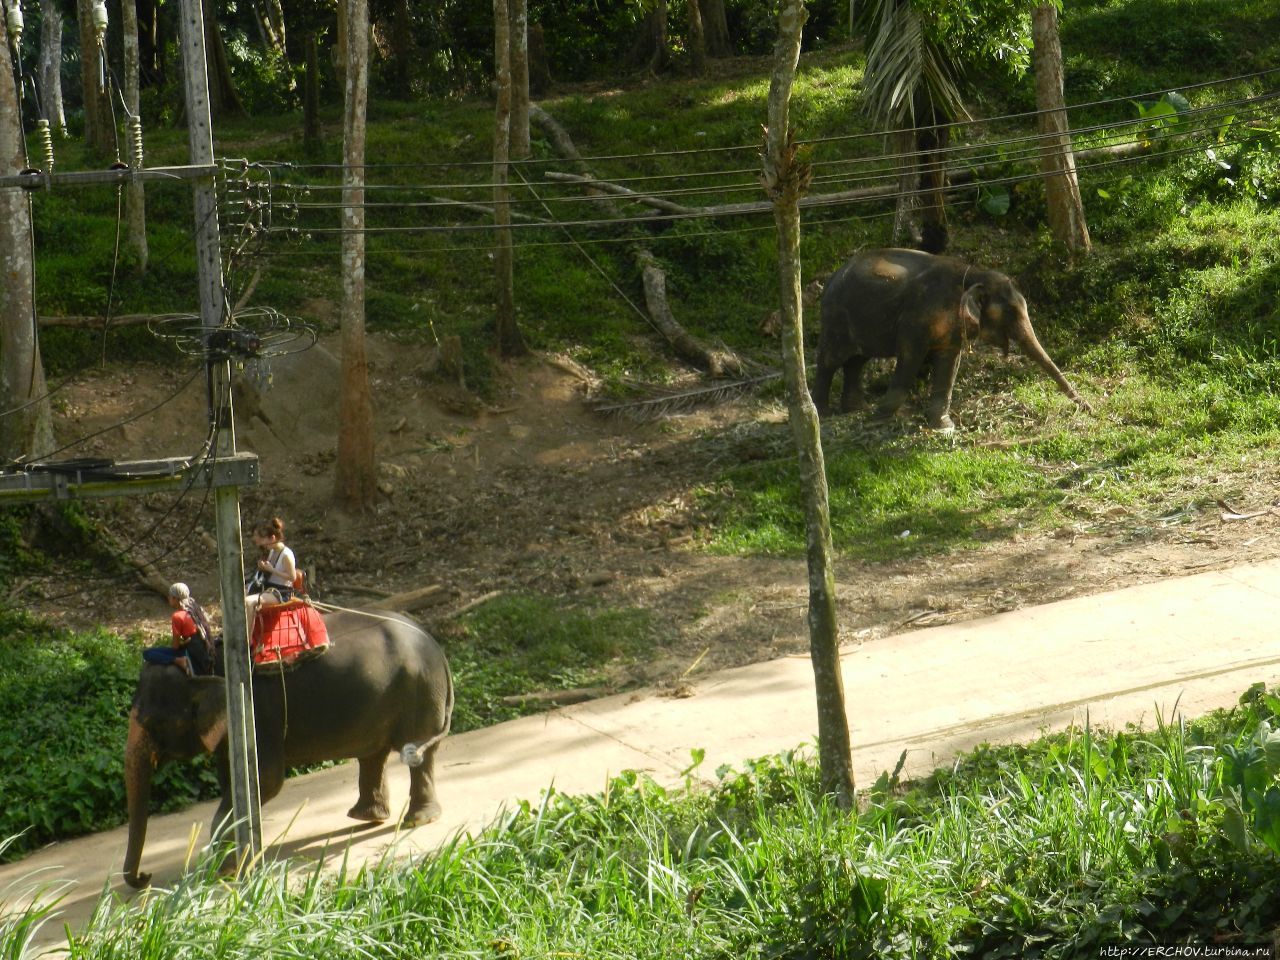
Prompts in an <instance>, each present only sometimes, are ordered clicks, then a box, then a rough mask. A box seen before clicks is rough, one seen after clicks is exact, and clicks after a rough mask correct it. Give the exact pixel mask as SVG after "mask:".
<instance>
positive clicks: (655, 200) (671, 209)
mask: <svg viewBox="0 0 1280 960" xmlns="http://www.w3.org/2000/svg"><path fill="white" fill-rule="evenodd" d="M546 177H547V179H548V180H555V181H558V182H560V183H580V184H582V185H583V186H584V187H591V188H593V189H596V190H601V191H603V192H605V193H611V194H613V195H614V196H617V197H625V198H626V199H628V200H634V201H635V202H636V203H639V204H643V205H644V206H646V207H653V208H654V209H655V210H662V211H665V212H666V213H678V214H681V215H683V216H690V215H697V214H699V213H700V212H701V211H700V210H698V209H696V208H694V207H686V206H683V205H681V204H679V203H672V202H671V201H670V200H663V199H662V198H660V197H651V196H649V195H648V194H645V193H637V192H636V191H634V190H629V189H628V188H626V187H624V186H620V185H619V184H616V183H610V182H609V181H608V180H597V179H596V178H595V177H590V176H583V175H581V174H577V173H556V172H554V171H552V172H550V173H548V174H547V175H546Z"/></svg>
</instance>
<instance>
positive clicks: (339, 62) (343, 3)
mask: <svg viewBox="0 0 1280 960" xmlns="http://www.w3.org/2000/svg"><path fill="white" fill-rule="evenodd" d="M336 2H337V6H338V29H337V32H336V34H335V35H334V38H333V67H334V71H335V72H336V73H337V75H338V84H339V86H341V87H342V89H343V90H345V89H347V9H346V8H347V0H336Z"/></svg>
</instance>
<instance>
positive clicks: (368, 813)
mask: <svg viewBox="0 0 1280 960" xmlns="http://www.w3.org/2000/svg"><path fill="white" fill-rule="evenodd" d="M347 816H348V817H350V818H351V819H352V820H363V821H364V822H365V823H382V821H384V820H386V819H387V818H388V817H389V816H391V811H390V810H388V809H387V808H386V805H385V804H381V803H371V804H369V805H368V806H363V807H362V806H361V805H360V804H358V803H357V804H356V805H355V806H354V807H352V808H351V809H350V810H348V811H347Z"/></svg>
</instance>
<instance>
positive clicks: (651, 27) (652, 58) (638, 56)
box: [631, 0, 667, 74]
mask: <svg viewBox="0 0 1280 960" xmlns="http://www.w3.org/2000/svg"><path fill="white" fill-rule="evenodd" d="M631 61H632V62H633V63H636V64H643V65H644V67H645V69H646V70H648V71H649V73H652V74H656V73H657V72H658V71H660V70H662V69H664V68H665V67H666V66H667V0H655V2H654V5H653V9H652V10H650V11H649V12H648V13H647V14H645V18H644V21H643V22H642V23H641V25H640V35H639V37H638V38H637V40H636V45H635V48H634V49H633V50H632V51H631Z"/></svg>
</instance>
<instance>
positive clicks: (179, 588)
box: [169, 583, 191, 600]
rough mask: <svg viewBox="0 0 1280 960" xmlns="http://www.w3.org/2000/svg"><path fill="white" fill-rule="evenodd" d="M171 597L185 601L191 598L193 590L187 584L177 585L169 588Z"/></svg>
mask: <svg viewBox="0 0 1280 960" xmlns="http://www.w3.org/2000/svg"><path fill="white" fill-rule="evenodd" d="M169 596H170V597H172V598H173V599H174V600H185V599H187V597H189V596H191V588H190V587H188V586H187V585H186V584H185V583H175V584H174V585H173V586H171V587H170V588H169Z"/></svg>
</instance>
